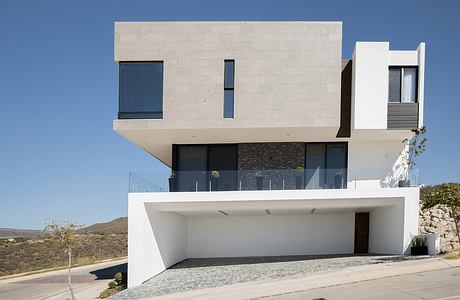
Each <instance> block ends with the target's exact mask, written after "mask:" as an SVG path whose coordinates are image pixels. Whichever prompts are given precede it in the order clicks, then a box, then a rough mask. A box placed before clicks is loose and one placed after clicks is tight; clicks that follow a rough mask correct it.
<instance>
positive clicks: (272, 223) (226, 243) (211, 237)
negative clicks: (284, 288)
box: [188, 213, 354, 257]
mask: <svg viewBox="0 0 460 300" xmlns="http://www.w3.org/2000/svg"><path fill="white" fill-rule="evenodd" d="M319 228H321V230H318V229H319ZM353 242H354V213H341V214H321V215H311V214H286V215H247V216H228V217H222V216H216V217H189V218H188V256H189V257H232V256H236V257H237V256H270V255H305V254H307V253H308V254H346V253H353V245H354V244H353Z"/></svg>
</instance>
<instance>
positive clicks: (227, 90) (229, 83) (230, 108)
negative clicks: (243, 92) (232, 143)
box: [224, 60, 235, 118]
mask: <svg viewBox="0 0 460 300" xmlns="http://www.w3.org/2000/svg"><path fill="white" fill-rule="evenodd" d="M234 81H235V61H234V60H225V61H224V118H233V116H234V92H235V88H234Z"/></svg>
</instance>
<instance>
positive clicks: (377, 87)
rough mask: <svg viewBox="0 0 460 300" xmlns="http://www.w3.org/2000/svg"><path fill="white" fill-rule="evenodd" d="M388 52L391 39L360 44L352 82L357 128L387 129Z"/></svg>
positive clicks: (354, 115)
mask: <svg viewBox="0 0 460 300" xmlns="http://www.w3.org/2000/svg"><path fill="white" fill-rule="evenodd" d="M388 51H389V43H388V42H374V43H361V42H358V43H356V46H355V52H354V56H353V75H354V76H353V81H352V90H353V92H352V93H353V98H352V102H354V103H353V109H354V112H353V123H354V128H353V129H355V130H359V129H386V128H387V109H388V108H387V105H388Z"/></svg>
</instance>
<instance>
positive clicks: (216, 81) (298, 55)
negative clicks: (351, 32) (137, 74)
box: [115, 22, 342, 128]
mask: <svg viewBox="0 0 460 300" xmlns="http://www.w3.org/2000/svg"><path fill="white" fill-rule="evenodd" d="M341 53H342V24H341V22H145V23H142V22H141V23H138V22H116V23H115V61H117V62H122V61H163V62H164V69H165V72H164V92H163V93H164V95H163V120H161V121H158V122H155V123H156V124H154V125H153V124H152V125H150V126H154V127H156V126H158V127H159V128H162V127H163V128H197V127H198V128H206V127H208V128H220V127H224V128H225V127H244V128H250V127H271V126H272V125H273V123H274V122H276V124H277V126H278V127H326V128H338V126H339V116H340V74H341V67H340V63H341V59H342V57H341V55H342V54H341ZM224 59H235V118H234V119H233V120H225V119H223V117H222V116H223V97H224V88H223V82H224ZM262 103H263V104H262ZM312 108H314V109H312Z"/></svg>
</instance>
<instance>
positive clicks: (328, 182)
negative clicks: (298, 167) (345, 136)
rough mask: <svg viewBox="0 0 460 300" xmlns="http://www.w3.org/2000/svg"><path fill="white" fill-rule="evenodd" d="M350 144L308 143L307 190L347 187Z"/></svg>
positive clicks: (306, 149) (306, 153)
mask: <svg viewBox="0 0 460 300" xmlns="http://www.w3.org/2000/svg"><path fill="white" fill-rule="evenodd" d="M347 160H348V144H347V143H342V142H335V143H306V144H305V180H306V182H305V186H306V188H307V189H343V188H346V187H347Z"/></svg>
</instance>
